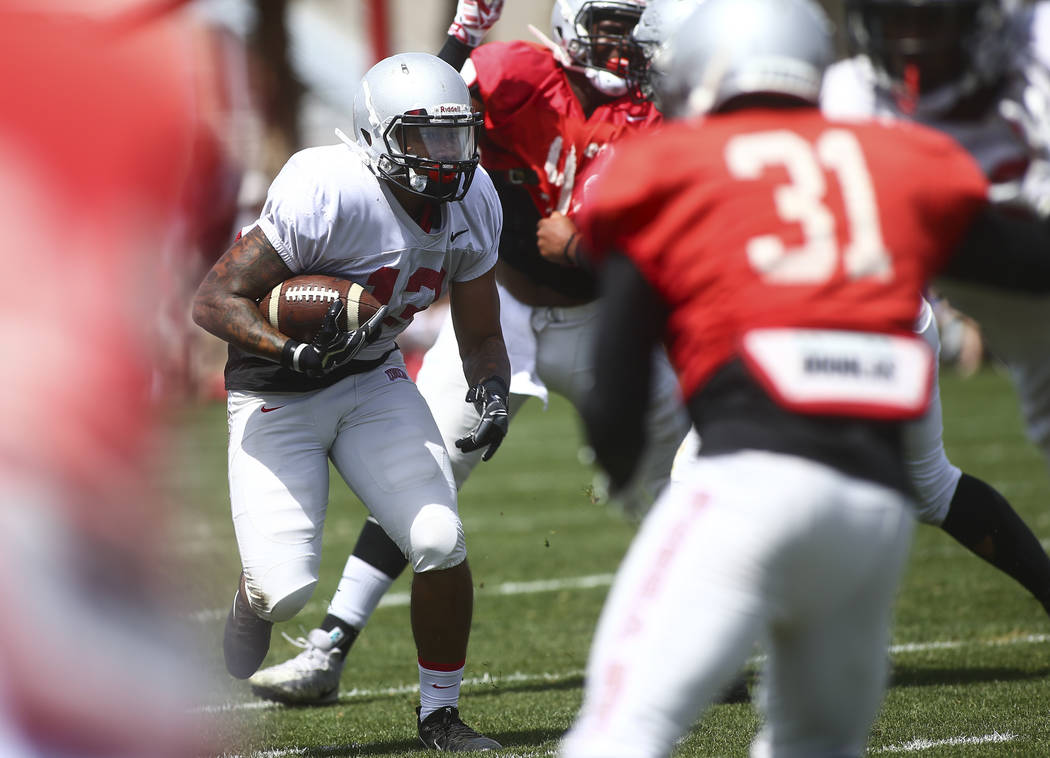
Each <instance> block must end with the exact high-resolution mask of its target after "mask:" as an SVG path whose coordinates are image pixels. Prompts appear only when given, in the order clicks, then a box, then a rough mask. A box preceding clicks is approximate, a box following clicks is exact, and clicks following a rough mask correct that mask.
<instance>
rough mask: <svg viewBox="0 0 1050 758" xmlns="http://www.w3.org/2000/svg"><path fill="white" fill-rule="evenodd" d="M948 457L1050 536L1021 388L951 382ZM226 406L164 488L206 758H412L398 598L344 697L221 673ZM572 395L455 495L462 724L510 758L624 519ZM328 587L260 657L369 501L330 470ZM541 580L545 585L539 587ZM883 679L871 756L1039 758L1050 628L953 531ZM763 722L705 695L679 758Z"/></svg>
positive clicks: (900, 615) (575, 692)
mask: <svg viewBox="0 0 1050 758" xmlns="http://www.w3.org/2000/svg"><path fill="white" fill-rule="evenodd" d="M941 390H942V396H943V404H944V411H945V419H946V429H945V440H946V445H947V448H948V453H949V456H950V457H951V458H952V460H953V462H955V463H956V464H957V465H959V466H960V467H962V468H963V470H965V471H968V472H969V473H972V474H974V475H976V476H979V477H981V478H983V479H985V480H987V481H989V482H990V483H991V484H993V485H994V486H995V487H997V488H999V489H1000V490H1001V491H1002V492H1003V493H1004V494H1005V495H1006V496H1007V497H1008V498H1009V499H1010V500H1011V502H1012V503H1013V505H1014V507H1015V508H1016V509H1017V510H1018V512H1019V513H1021V515H1022V517H1024V518H1025V519H1026V521H1027V522H1028V523H1029V525H1030V526H1031V527H1032V529H1033V531H1034V532H1035V533H1036V534H1037V536H1039V537H1041V538H1043V539H1044V544H1046V538H1047V537H1050V508H1048V504H1050V497H1048V496H1050V480H1048V478H1047V470H1046V466H1045V463H1044V461H1043V459H1042V457H1041V456H1040V454H1039V453H1038V452H1037V451H1036V450H1035V449H1034V448H1033V447H1032V446H1031V445H1030V444H1029V443H1028V442H1027V441H1026V439H1025V438H1024V435H1023V432H1022V429H1021V423H1020V420H1019V415H1018V412H1017V405H1016V400H1015V398H1014V395H1013V394H1012V392H1011V391H1010V389H1009V384H1008V382H1007V380H1006V379H1005V378H1004V376H1003V375H1001V374H1000V373H999V372H997V371H995V370H992V369H988V370H985V371H982V372H980V373H979V374H977V375H976V376H974V377H972V378H970V379H967V380H962V379H960V378H958V377H956V376H954V375H952V374H951V373H948V374H947V375H946V376H945V377H944V380H943V382H942V388H941ZM224 413H225V410H224V408H223V407H222V406H221V405H205V406H200V407H194V408H190V409H187V410H186V411H185V412H184V413H183V414H181V415H180V417H179V419H178V427H179V429H180V431H181V434H180V436H179V441H180V444H179V449H178V451H177V452H178V455H177V456H176V457H175V458H174V459H173V465H172V466H171V467H170V469H169V472H168V474H169V475H168V476H167V485H166V492H165V494H166V495H168V496H171V497H175V498H177V499H178V500H179V501H180V502H181V503H182V506H181V517H180V519H179V526H178V529H177V530H176V535H175V536H174V537H173V540H172V551H171V555H170V556H169V560H170V564H171V570H172V571H178V572H179V581H180V582H181V583H182V584H183V585H184V586H185V587H186V588H187V590H188V592H189V593H190V596H191V598H192V604H193V606H194V612H193V613H191V614H190V615H189V617H190V618H191V619H193V626H194V629H195V631H196V633H197V634H198V638H199V641H200V642H199V644H200V646H201V650H202V652H203V655H204V657H205V660H206V663H207V666H208V668H209V670H210V671H211V672H212V674H211V677H210V682H209V684H210V686H209V691H208V693H207V696H206V702H202V704H201V706H202V708H201V710H200V720H201V729H202V733H203V734H205V735H206V736H207V739H208V740H209V743H210V744H211V745H212V746H213V748H212V752H211V753H210V754H212V755H229V756H251V755H255V756H273V757H276V756H284V755H301V756H342V755H355V756H356V755H362V756H364V755H368V756H407V755H418V754H419V750H420V749H421V747H420V745H419V743H418V740H417V738H416V735H415V724H414V713H413V709H414V707H415V705H416V703H417V697H418V695H417V693H416V692H415V690H414V687H415V684H416V677H417V673H416V666H415V654H414V646H413V643H412V635H411V630H410V628H409V619H408V607H407V605H406V604H405V603H404V597H405V593H407V591H408V588H409V578H408V576H402V577H401V578H400V579H399V580H398V581H397V582H396V583H395V585H394V587H393V589H392V591H391V595H390V596H389V597H390V599H391V600H392V601H393V602H388V603H385V604H384V605H381V606H380V608H379V609H378V610H377V611H376V613H375V614H374V616H373V618H372V620H371V623H370V624H369V625H368V627H367V628H366V630H365V631H364V632H363V633H362V635H361V637H360V638H359V639H358V641H357V643H356V644H355V646H354V649H353V650H352V651H351V653H350V656H349V658H348V663H347V666H346V669H345V670H344V673H343V680H342V689H341V693H340V699H339V702H338V703H337V704H335V705H332V706H328V707H323V708H287V707H276V706H269V705H264V704H262V703H261V702H260V701H257V700H255V699H254V698H252V696H251V694H250V691H249V689H248V686H247V685H246V684H245V683H243V682H236V681H234V680H231V679H230V678H229V677H227V676H226V675H225V672H224V669H223V666H222V656H221V643H220V641H221V634H222V624H223V620H224V618H225V609H226V607H227V604H228V603H229V599H230V597H232V593H233V589H234V582H235V580H236V577H237V574H238V571H239V561H238V556H237V548H236V543H235V540H234V537H233V529H232V525H231V523H230V517H229V506H228V499H227V491H226V480H225V443H226V426H225V415H224ZM579 444H580V434H579V428H578V423H577V421H576V417H575V415H574V414H573V412H572V410H571V408H570V407H569V406H568V405H567V404H566V403H564V401H561V400H560V399H559V398H554V399H552V401H551V407H550V409H549V410H548V411H546V412H544V411H543V410H542V409H541V407H540V405H539V403H537V402H535V401H533V402H530V403H529V404H528V405H527V406H526V407H525V409H523V411H522V412H521V413H520V414H519V416H518V417H517V418H516V420H515V422H514V424H513V427H512V429H511V433H510V435H509V436H508V438H507V441H506V442H505V443H504V445H503V447H502V448H501V449H500V451H499V454H498V455H497V456H496V457H495V458H494V459H493V460H492V461H490V462H488V463H485V464H482V465H480V466H479V467H478V469H477V470H476V471H475V473H474V475H473V477H472V479H471V480H470V482H468V484H467V486H466V487H465V488H464V491H463V493H462V495H461V503H460V510H461V513H462V515H463V519H464V523H465V526H466V531H467V540H468V548H469V550H470V561H471V567H472V570H473V575H474V582H475V588H476V600H475V615H474V624H473V629H472V635H471V646H470V653H469V659H468V667H467V678H468V680H467V683H466V685H465V686H464V689H463V696H462V698H461V703H460V704H461V707H462V710H463V715H464V718H465V720H466V721H467V722H468V723H470V724H472V725H473V726H475V727H477V728H478V729H479V730H481V731H483V732H484V733H486V734H489V735H491V736H493V737H495V738H496V739H498V740H500V742H502V743H503V745H504V746H505V748H507V749H506V751H505V753H507V754H513V755H522V756H541V755H551V754H553V752H554V751H555V749H556V746H557V742H558V738H559V737H560V735H561V734H562V733H563V732H564V731H565V729H566V728H567V727H568V726H569V725H570V723H571V721H572V718H573V715H574V713H575V711H576V709H577V707H578V706H579V703H580V698H581V687H582V682H583V667H584V665H585V662H586V656H587V650H588V646H589V640H590V635H591V632H592V631H593V628H594V624H595V621H596V619H597V615H598V613H599V611H600V609H601V604H602V600H603V598H604V595H605V592H606V590H607V588H608V576H609V574H611V573H612V572H613V571H614V570H615V568H616V566H617V564H618V562H619V559H620V557H621V556H622V554H623V552H624V550H625V549H626V547H627V545H628V543H629V542H630V539H631V536H632V534H633V531H634V529H633V527H632V526H631V525H630V524H627V523H625V522H624V521H623V520H622V519H621V518H620V517H619V516H618V515H617V514H615V513H612V512H610V511H608V510H607V509H605V508H604V507H602V506H598V505H595V504H593V503H592V502H591V499H590V496H589V482H590V476H591V472H590V469H589V468H588V467H586V466H584V465H582V464H581V463H580V462H579V460H578V455H577V451H578V447H579ZM332 482H333V483H332V497H331V504H330V506H329V512H328V518H327V524H326V529H325V538H324V558H323V563H322V568H321V581H320V585H319V587H318V589H317V592H316V594H315V596H314V598H313V600H312V601H311V603H310V604H309V605H308V606H307V608H306V609H305V610H304V611H303V612H302V613H301V614H300V615H299V617H298V618H296V619H294V620H293V621H291V622H289V623H287V624H283V625H279V626H278V627H277V631H275V634H274V640H273V644H272V647H271V651H270V654H269V657H268V658H267V661H266V664H265V665H269V664H272V663H275V662H278V661H281V660H284V659H285V658H287V657H290V656H291V655H293V654H295V653H297V652H298V650H297V649H296V648H295V647H293V646H292V645H290V644H288V643H287V642H286V641H285V640H284V639H283V638H282V637H281V636H280V634H279V632H280V631H284V632H286V633H287V634H289V635H291V636H299V635H301V634H303V633H304V632H305V630H308V629H309V628H311V627H313V626H315V625H316V624H317V623H318V622H319V621H320V619H321V617H322V616H323V615H324V611H325V608H326V605H327V601H328V599H329V598H330V597H331V594H332V593H333V592H334V590H335V587H336V583H337V582H338V578H339V574H340V571H341V569H342V565H343V561H344V559H345V557H346V555H347V554H348V553H349V552H350V550H351V549H352V547H353V544H354V541H355V539H356V536H357V532H358V529H359V528H360V525H361V522H362V520H363V519H364V517H365V511H364V508H363V507H362V506H361V504H360V503H359V502H358V501H357V500H356V498H354V496H353V495H352V494H350V493H349V492H348V491H347V490H346V487H345V485H344V484H343V483H342V481H341V480H339V479H338V477H336V476H334V475H333V480H332ZM540 580H548V581H549V583H548V584H546V585H537V584H530V583H534V582H538V581H540ZM896 616H897V621H896V626H895V631H894V645H895V647H894V651H893V653H892V662H893V667H892V671H893V673H892V681H891V687H890V689H889V691H888V692H887V696H886V699H885V702H884V705H883V708H882V711H881V713H880V715H879V717H878V719H877V721H876V723H875V725H874V728H873V730H872V734H871V740H870V743H869V753H870V754H872V755H879V754H883V753H886V754H901V753H903V754H916V755H921V756H1046V755H1050V718H1048V716H1050V656H1048V653H1050V636H1048V634H1050V623H1048V619H1047V617H1046V615H1045V614H1044V613H1043V611H1042V609H1041V607H1040V606H1039V605H1038V604H1037V603H1036V602H1035V600H1034V599H1032V598H1031V597H1030V596H1029V595H1028V593H1027V592H1025V591H1024V590H1023V589H1022V588H1021V587H1020V586H1019V585H1016V584H1015V583H1014V582H1013V581H1012V580H1011V579H1009V578H1007V577H1006V576H1005V575H1003V574H1001V573H999V572H998V571H996V570H994V569H993V568H991V567H990V566H988V565H987V564H985V563H983V562H982V561H980V560H978V559H977V558H975V557H974V556H972V555H971V554H969V553H968V552H966V551H965V550H963V549H962V548H961V547H960V546H959V545H957V544H956V543H955V542H954V541H953V540H952V539H951V538H949V537H948V536H947V535H946V534H944V533H943V532H941V531H940V530H937V529H932V528H929V527H920V528H919V529H918V530H917V531H916V537H915V542H914V546H913V550H912V555H911V559H910V564H909V569H908V572H907V574H906V576H905V580H904V582H903V585H902V588H901V592H900V597H899V601H898V605H897V614H896ZM757 723H758V720H757V716H756V714H755V711H754V710H753V708H752V707H751V706H750V705H748V704H738V705H718V706H714V707H713V708H711V709H710V710H709V711H708V712H707V713H706V714H705V716H704V718H703V719H702V720H701V721H699V722H698V723H697V724H696V725H695V727H694V728H693V730H692V731H691V732H690V733H689V734H688V735H686V737H685V739H684V740H683V741H682V743H681V744H680V745H679V747H678V748H677V749H676V752H675V755H676V756H699V755H705V756H706V755H719V756H722V755H724V756H743V755H746V754H747V746H748V743H749V742H750V740H751V738H752V736H753V735H754V732H755V729H756V728H757Z"/></svg>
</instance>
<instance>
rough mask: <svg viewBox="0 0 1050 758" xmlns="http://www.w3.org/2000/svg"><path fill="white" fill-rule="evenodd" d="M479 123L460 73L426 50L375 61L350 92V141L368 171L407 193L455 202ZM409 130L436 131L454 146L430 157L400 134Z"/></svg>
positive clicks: (471, 165)
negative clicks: (362, 155) (359, 150)
mask: <svg viewBox="0 0 1050 758" xmlns="http://www.w3.org/2000/svg"><path fill="white" fill-rule="evenodd" d="M480 124H481V118H480V114H478V113H477V112H475V111H474V110H473V107H472V105H471V100H470V92H469V91H468V90H467V85H466V83H465V82H464V81H463V77H462V76H460V74H459V72H458V71H456V70H455V69H454V68H452V66H450V65H448V64H447V63H445V62H444V61H443V60H441V59H440V58H437V57H435V56H433V55H429V54H427V53H400V54H398V55H392V56H390V57H389V58H385V59H383V60H381V61H379V63H377V64H375V65H374V66H373V67H372V68H371V69H369V70H368V71H367V72H366V73H365V75H364V76H363V77H362V78H361V83H360V84H359V85H358V88H357V93H356V94H355V96H354V139H355V140H356V142H357V144H358V145H359V146H360V147H361V148H362V149H363V151H364V153H365V154H366V156H367V159H368V164H369V166H370V168H371V169H372V171H373V172H374V173H376V175H377V176H381V177H383V178H385V179H387V180H389V181H392V182H394V183H396V184H398V185H400V186H402V187H404V188H405V189H407V190H409V191H410V192H413V193H415V194H421V195H427V196H429V197H434V198H437V199H441V200H459V199H462V196H463V194H465V193H466V190H467V187H469V185H470V181H471V180H472V178H473V175H474V171H475V169H476V168H477V165H478V160H479V154H478V148H477V129H478V127H479V126H480ZM412 128H414V129H416V130H417V133H418V130H425V131H427V133H438V132H435V130H438V129H440V130H442V131H443V132H446V133H447V136H449V137H451V138H452V139H451V140H444V142H445V143H448V142H450V141H451V142H452V143H453V145H454V147H455V149H454V150H453V151H452V152H451V153H444V154H442V155H440V156H433V157H431V156H426V155H423V156H420V155H419V154H418V153H413V152H412V151H411V150H410V149H409V148H408V147H407V145H406V144H404V142H405V140H404V139H403V138H402V137H401V135H403V133H404V130H406V129H412ZM453 184H454V185H455V187H454V188H453V187H452V186H451V185H453ZM453 189H454V190H455V191H454V192H453V191H452V190H453Z"/></svg>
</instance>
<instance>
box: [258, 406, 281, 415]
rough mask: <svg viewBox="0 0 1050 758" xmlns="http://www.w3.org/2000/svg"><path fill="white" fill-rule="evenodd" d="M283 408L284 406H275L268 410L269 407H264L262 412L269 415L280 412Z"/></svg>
mask: <svg viewBox="0 0 1050 758" xmlns="http://www.w3.org/2000/svg"><path fill="white" fill-rule="evenodd" d="M283 407H284V406H283V405H275V406H274V407H273V408H267V407H266V406H265V405H264V406H263V407H262V412H263V413H269V412H270V411H279V410H280V409H281V408H283Z"/></svg>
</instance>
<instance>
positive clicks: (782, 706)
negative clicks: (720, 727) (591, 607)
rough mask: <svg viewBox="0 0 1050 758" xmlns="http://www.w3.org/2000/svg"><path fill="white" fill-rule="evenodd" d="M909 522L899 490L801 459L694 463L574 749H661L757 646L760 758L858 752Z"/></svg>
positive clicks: (646, 561) (595, 753) (668, 508)
mask: <svg viewBox="0 0 1050 758" xmlns="http://www.w3.org/2000/svg"><path fill="white" fill-rule="evenodd" d="M912 528H913V516H912V509H911V504H910V502H909V500H908V498H906V497H905V496H904V495H902V494H900V493H898V492H895V491H893V490H890V489H888V488H885V487H882V486H879V485H876V484H872V483H869V482H865V481H861V480H857V479H853V478H851V477H848V476H846V475H845V474H842V473H839V472H838V471H836V470H834V469H832V468H829V467H827V466H824V465H821V464H819V463H815V462H812V461H809V460H805V459H802V458H797V457H793V456H788V455H781V454H775V453H768V452H760V451H743V452H738V453H734V454H729V455H722V456H714V457H710V458H699V459H695V460H694V461H693V463H692V465H691V466H690V467H689V471H688V473H687V474H686V475H685V476H684V480H683V481H675V482H672V484H671V486H670V487H668V489H667V490H666V491H665V492H664V494H663V495H662V496H661V497H660V499H659V500H658V501H657V503H656V505H655V506H654V507H653V510H652V511H651V512H650V514H649V515H648V516H647V517H646V519H645V521H644V522H643V523H642V527H641V530H640V531H639V534H638V536H637V537H636V538H635V540H634V542H633V543H632V545H631V547H630V550H629V551H628V553H627V556H626V558H625V559H624V561H623V564H622V565H621V566H620V569H619V571H618V573H617V575H616V581H615V582H614V584H613V587H612V590H611V591H610V594H609V597H608V599H607V600H606V604H605V608H604V609H603V611H602V615H601V619H600V621H599V624H598V629H597V632H596V635H595V638H594V642H593V644H592V647H591V653H590V659H589V661H588V665H587V677H586V687H585V692H584V702H583V707H582V710H581V712H580V715H579V717H578V720H577V722H576V724H575V725H574V726H573V728H572V730H571V731H570V732H569V733H568V735H567V736H566V738H565V741H564V743H563V745H562V750H561V755H562V756H565V757H566V758H592V757H593V758H599V756H600V757H601V758H620V757H622V758H649V757H655V756H667V755H669V754H670V753H671V749H672V747H673V746H674V744H675V741H676V740H677V739H678V738H679V737H680V736H681V735H682V734H684V733H685V731H686V730H687V729H689V727H690V726H691V725H692V724H693V723H694V722H695V720H696V719H697V717H698V716H699V715H700V713H701V712H702V711H703V710H704V708H705V707H706V706H707V705H708V704H709V703H710V702H711V701H712V700H713V698H714V697H715V696H716V695H717V694H718V693H719V692H721V691H722V690H723V689H724V688H725V687H726V686H727V685H728V684H729V682H730V681H731V680H732V678H733V677H734V675H735V674H736V673H737V672H738V671H739V670H740V668H741V667H742V666H743V665H744V663H745V662H746V661H747V659H748V656H749V655H751V653H752V652H753V651H754V649H755V645H756V643H761V644H762V646H763V649H764V650H766V651H767V652H768V656H767V658H766V662H765V672H764V674H763V692H762V694H761V696H760V698H759V701H760V702H759V707H760V709H761V710H762V711H763V715H764V717H765V726H764V727H763V730H762V732H761V733H760V735H759V737H758V738H756V742H755V745H754V746H753V748H752V754H753V755H756V756H759V755H761V756H766V755H771V756H790V757H794V756H799V757H802V756H805V757H806V758H814V757H816V756H832V755H834V756H849V755H860V754H861V753H862V752H863V749H864V744H865V741H866V739H867V734H868V730H869V729H870V726H871V722H872V720H873V719H874V717H875V714H876V712H877V710H878V707H879V703H880V701H881V698H882V694H883V691H884V688H885V681H886V672H887V661H888V658H887V646H888V643H889V625H890V615H891V606H892V603H893V598H894V594H895V592H896V589H897V585H898V581H899V578H900V574H901V571H902V567H903V566H904V563H905V558H906V555H907V551H908V545H909V544H910V537H911V533H912Z"/></svg>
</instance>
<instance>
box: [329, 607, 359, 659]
mask: <svg viewBox="0 0 1050 758" xmlns="http://www.w3.org/2000/svg"><path fill="white" fill-rule="evenodd" d="M321 628H322V629H324V630H325V631H326V632H330V631H332V630H333V629H339V630H340V631H341V632H342V633H343V638H342V639H341V640H339V642H337V643H335V649H336V650H337V651H338V653H339V660H343V659H344V658H346V654H347V653H349V652H350V648H351V647H352V646H353V644H354V640H356V639H357V635H358V634H359V633H360V630H359V629H357V628H356V627H352V626H350V625H349V624H348V623H346V622H345V621H343V620H342V619H341V618H339V617H338V616H333V615H332V614H331V613H329V614H327V615H326V616H325V617H324V621H322V622H321Z"/></svg>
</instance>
